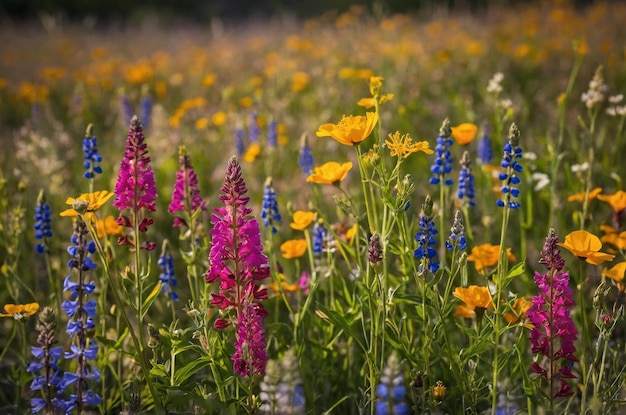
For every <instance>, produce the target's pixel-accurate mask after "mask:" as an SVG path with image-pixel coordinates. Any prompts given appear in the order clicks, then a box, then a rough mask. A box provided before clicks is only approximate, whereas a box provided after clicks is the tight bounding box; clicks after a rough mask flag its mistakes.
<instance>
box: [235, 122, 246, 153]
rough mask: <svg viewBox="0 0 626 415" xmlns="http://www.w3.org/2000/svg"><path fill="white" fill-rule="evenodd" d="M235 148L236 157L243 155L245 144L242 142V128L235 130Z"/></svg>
mask: <svg viewBox="0 0 626 415" xmlns="http://www.w3.org/2000/svg"><path fill="white" fill-rule="evenodd" d="M235 149H236V150H237V157H241V156H243V153H245V152H246V144H245V142H244V131H243V129H242V128H237V129H236V130H235Z"/></svg>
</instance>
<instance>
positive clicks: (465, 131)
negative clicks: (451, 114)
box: [452, 122, 478, 145]
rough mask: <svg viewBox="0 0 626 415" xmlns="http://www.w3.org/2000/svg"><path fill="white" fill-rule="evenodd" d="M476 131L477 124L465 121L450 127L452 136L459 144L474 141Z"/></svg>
mask: <svg viewBox="0 0 626 415" xmlns="http://www.w3.org/2000/svg"><path fill="white" fill-rule="evenodd" d="M477 132H478V126H477V125H476V124H472V123H469V122H465V123H463V124H459V125H457V126H456V127H452V138H454V139H455V140H456V142H457V143H459V144H461V145H464V144H469V143H471V142H472V141H474V138H475V137H476V133H477Z"/></svg>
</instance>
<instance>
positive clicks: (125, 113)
mask: <svg viewBox="0 0 626 415" xmlns="http://www.w3.org/2000/svg"><path fill="white" fill-rule="evenodd" d="M120 110H121V112H122V121H124V125H123V127H125V128H126V127H128V126H129V125H130V122H131V120H132V119H133V114H134V110H133V106H132V105H131V103H130V101H129V100H128V97H127V96H126V95H125V94H124V93H123V92H122V93H121V95H120ZM142 120H143V118H142Z"/></svg>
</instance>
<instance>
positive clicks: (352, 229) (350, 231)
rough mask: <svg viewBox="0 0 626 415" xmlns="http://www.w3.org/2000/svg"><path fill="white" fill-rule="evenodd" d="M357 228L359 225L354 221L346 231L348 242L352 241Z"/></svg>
mask: <svg viewBox="0 0 626 415" xmlns="http://www.w3.org/2000/svg"><path fill="white" fill-rule="evenodd" d="M358 230H359V225H358V224H357V223H355V224H354V225H352V226H351V227H350V228H349V229H348V230H347V231H346V240H347V241H348V242H349V243H352V240H353V239H354V237H355V236H356V232H357V231H358Z"/></svg>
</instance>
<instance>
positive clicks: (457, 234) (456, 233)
mask: <svg viewBox="0 0 626 415" xmlns="http://www.w3.org/2000/svg"><path fill="white" fill-rule="evenodd" d="M466 247H467V240H466V239H465V227H464V226H463V215H462V214H461V211H459V210H457V211H456V213H455V214H454V222H453V223H452V227H451V228H450V236H449V237H448V239H447V240H446V249H447V250H448V251H452V250H454V248H458V249H459V250H460V251H464V250H465V248H466Z"/></svg>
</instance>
